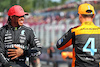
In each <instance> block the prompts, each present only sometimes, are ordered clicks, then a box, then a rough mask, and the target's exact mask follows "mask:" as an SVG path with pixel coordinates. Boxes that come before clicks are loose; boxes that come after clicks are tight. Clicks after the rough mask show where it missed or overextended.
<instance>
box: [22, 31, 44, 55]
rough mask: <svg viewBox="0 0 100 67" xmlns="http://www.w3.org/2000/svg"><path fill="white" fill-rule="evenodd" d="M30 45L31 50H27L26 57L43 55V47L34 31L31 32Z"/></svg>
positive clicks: (25, 51)
mask: <svg viewBox="0 0 100 67" xmlns="http://www.w3.org/2000/svg"><path fill="white" fill-rule="evenodd" d="M29 44H30V48H29V49H27V50H24V55H26V56H38V55H40V54H41V49H42V46H41V44H40V42H39V40H38V39H37V38H36V37H35V35H34V33H33V30H31V31H30V37H29Z"/></svg>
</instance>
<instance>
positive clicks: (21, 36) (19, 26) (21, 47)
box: [0, 5, 41, 67]
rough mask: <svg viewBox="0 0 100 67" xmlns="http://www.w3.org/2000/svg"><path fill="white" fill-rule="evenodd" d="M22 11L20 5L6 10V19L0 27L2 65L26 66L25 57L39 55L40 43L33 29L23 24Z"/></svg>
mask: <svg viewBox="0 0 100 67" xmlns="http://www.w3.org/2000/svg"><path fill="white" fill-rule="evenodd" d="M25 15H28V13H26V12H24V10H23V8H22V7H21V6H20V5H14V6H12V7H11V8H10V9H9V11H8V16H9V17H8V21H7V24H6V25H5V26H3V27H2V28H1V29H0V36H1V38H2V42H3V44H0V50H1V51H0V62H2V66H3V67H28V66H27V65H26V63H25V61H26V57H33V56H39V55H40V54H41V44H40V42H39V40H38V39H37V38H36V36H35V35H34V31H33V30H32V29H31V28H29V27H26V26H24V25H23V23H24V16H25Z"/></svg>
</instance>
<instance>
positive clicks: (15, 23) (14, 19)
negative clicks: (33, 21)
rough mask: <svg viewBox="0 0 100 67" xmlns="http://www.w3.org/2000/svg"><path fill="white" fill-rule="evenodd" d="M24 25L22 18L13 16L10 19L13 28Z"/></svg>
mask: <svg viewBox="0 0 100 67" xmlns="http://www.w3.org/2000/svg"><path fill="white" fill-rule="evenodd" d="M23 23H24V16H13V17H12V19H11V24H12V26H14V27H17V26H22V25H23Z"/></svg>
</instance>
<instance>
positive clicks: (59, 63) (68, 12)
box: [0, 0, 100, 67]
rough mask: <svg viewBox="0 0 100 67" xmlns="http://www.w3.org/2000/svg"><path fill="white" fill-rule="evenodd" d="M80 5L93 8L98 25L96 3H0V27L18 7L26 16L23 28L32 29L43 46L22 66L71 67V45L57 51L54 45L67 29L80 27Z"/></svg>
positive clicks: (63, 0)
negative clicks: (11, 9)
mask: <svg viewBox="0 0 100 67" xmlns="http://www.w3.org/2000/svg"><path fill="white" fill-rule="evenodd" d="M82 3H90V4H92V5H93V6H94V8H95V13H96V15H95V18H94V23H95V24H96V25H97V26H100V0H0V27H2V26H3V25H5V24H6V22H7V19H8V16H7V11H8V10H9V8H10V7H11V6H13V5H21V6H22V7H23V9H24V10H25V12H28V13H29V15H28V16H25V22H24V25H26V26H28V27H31V28H32V29H33V30H34V32H35V35H36V36H37V38H38V39H39V40H40V42H41V44H42V46H43V49H42V54H41V56H39V57H35V58H32V59H30V63H29V58H27V61H26V63H27V64H28V65H30V67H33V66H34V67H71V62H72V47H73V46H70V47H68V48H66V49H64V50H58V49H57V48H56V43H57V40H58V39H59V38H60V37H61V36H62V35H63V34H64V33H66V32H67V31H68V30H69V29H70V28H71V27H74V26H77V25H80V22H79V20H78V14H77V8H78V6H79V5H80V4H82ZM32 65H33V66H32Z"/></svg>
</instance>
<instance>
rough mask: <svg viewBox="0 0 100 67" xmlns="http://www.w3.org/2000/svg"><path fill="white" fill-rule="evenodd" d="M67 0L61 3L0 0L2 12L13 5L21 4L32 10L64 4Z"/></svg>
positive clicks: (27, 9) (34, 0) (37, 0)
mask: <svg viewBox="0 0 100 67" xmlns="http://www.w3.org/2000/svg"><path fill="white" fill-rule="evenodd" d="M65 1H67V0H61V2H60V3H58V2H52V1H51V0H0V12H3V11H4V10H5V9H6V10H8V9H9V8H10V7H11V6H13V5H17V4H19V5H21V6H22V7H23V8H24V10H25V11H27V12H30V11H32V10H36V9H45V8H48V7H53V6H58V5H60V4H64V3H65Z"/></svg>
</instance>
